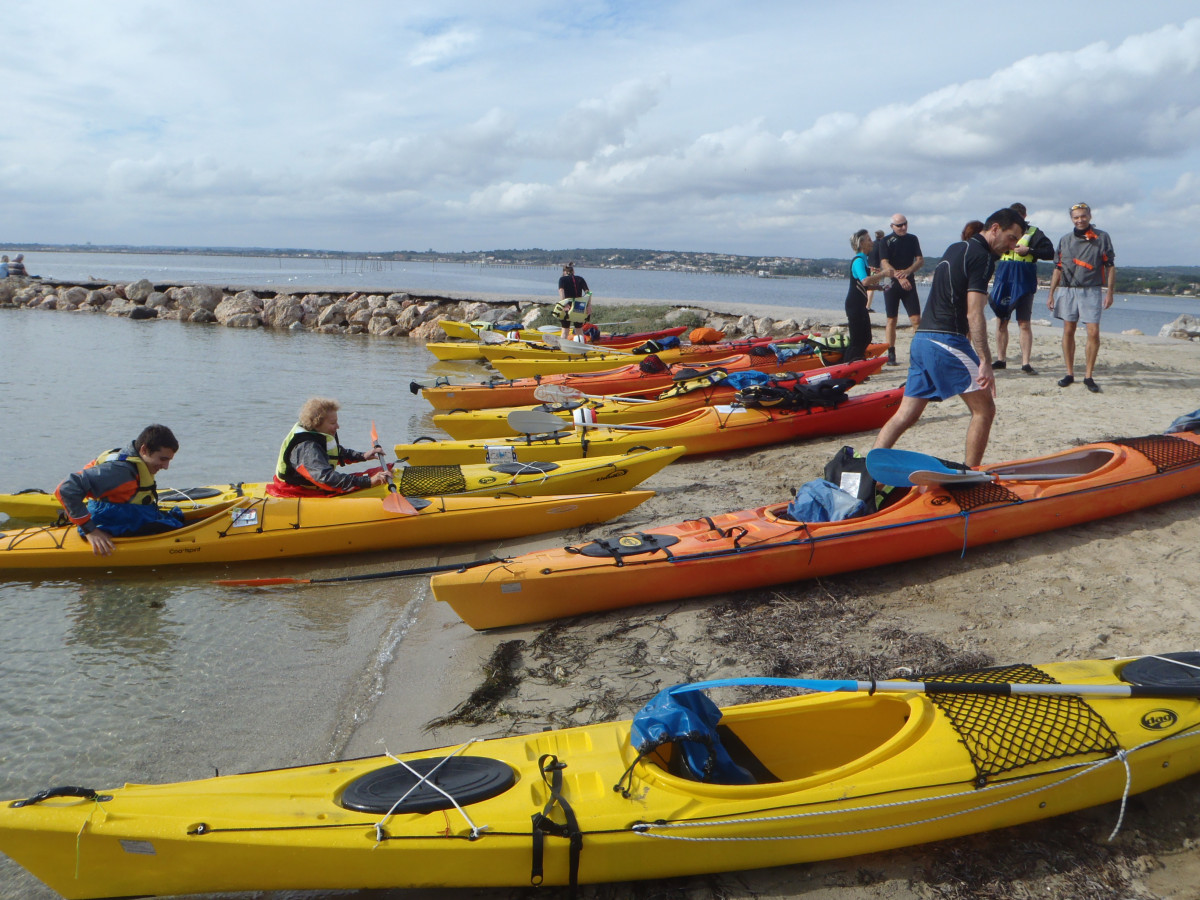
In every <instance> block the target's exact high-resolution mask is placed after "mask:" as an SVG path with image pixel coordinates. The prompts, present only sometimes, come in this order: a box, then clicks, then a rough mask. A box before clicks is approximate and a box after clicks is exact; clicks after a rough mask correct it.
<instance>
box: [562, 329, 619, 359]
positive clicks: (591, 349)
mask: <svg viewBox="0 0 1200 900" xmlns="http://www.w3.org/2000/svg"><path fill="white" fill-rule="evenodd" d="M546 343H547V344H550V345H551V346H552V347H557V348H558V349H559V350H561V351H562V352H563V353H570V354H572V355H574V354H587V353H605V354H609V355H612V356H634V355H635V354H633V353H630V352H629V351H628V350H617V349H616V348H614V347H604V346H597V345H596V344H584V343H581V342H580V341H573V340H571V339H570V338H565V337H562V336H561V335H559V336H558V337H557V338H555V336H554V335H552V334H548V335H546Z"/></svg>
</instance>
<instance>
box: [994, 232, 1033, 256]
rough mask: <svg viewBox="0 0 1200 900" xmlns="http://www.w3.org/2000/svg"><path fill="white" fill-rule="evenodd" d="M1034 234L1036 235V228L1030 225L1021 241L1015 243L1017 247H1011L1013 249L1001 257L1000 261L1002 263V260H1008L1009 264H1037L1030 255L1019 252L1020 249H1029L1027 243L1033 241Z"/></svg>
mask: <svg viewBox="0 0 1200 900" xmlns="http://www.w3.org/2000/svg"><path fill="white" fill-rule="evenodd" d="M1035 234H1037V228H1036V227H1035V226H1033V225H1030V226H1029V227H1028V228H1027V229H1026V230H1025V233H1024V234H1023V235H1021V240H1019V241H1017V246H1016V247H1013V249H1011V250H1009V251H1008V252H1007V253H1005V254H1004V255H1003V256H1001V257H1000V260H1001V261H1002V262H1003V261H1004V260H1009V261H1010V262H1011V261H1014V260H1015V261H1016V262H1023V263H1031V262H1037V260H1036V259H1035V258H1034V256H1033V254H1032V253H1022V252H1020V251H1021V248H1022V247H1024V248H1025V249H1026V250H1028V249H1029V243H1030V241H1032V240H1033V236H1034V235H1035Z"/></svg>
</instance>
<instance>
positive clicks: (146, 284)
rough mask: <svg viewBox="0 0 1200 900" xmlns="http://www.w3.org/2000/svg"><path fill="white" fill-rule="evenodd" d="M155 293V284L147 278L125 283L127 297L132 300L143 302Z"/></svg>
mask: <svg viewBox="0 0 1200 900" xmlns="http://www.w3.org/2000/svg"><path fill="white" fill-rule="evenodd" d="M153 293H154V285H152V284H151V283H150V281H149V280H148V279H145V278H143V279H141V280H140V281H135V282H134V283H133V284H127V285H125V298H126V299H127V300H132V301H133V302H134V303H141V302H142V301H144V300H145V299H146V298H147V297H149V296H150V295H151V294H153Z"/></svg>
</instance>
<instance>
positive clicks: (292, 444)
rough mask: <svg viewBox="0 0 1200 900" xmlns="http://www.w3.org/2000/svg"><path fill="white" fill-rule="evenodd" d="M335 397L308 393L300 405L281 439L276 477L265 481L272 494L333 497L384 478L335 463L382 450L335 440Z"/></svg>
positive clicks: (379, 472) (373, 456) (350, 461)
mask: <svg viewBox="0 0 1200 900" xmlns="http://www.w3.org/2000/svg"><path fill="white" fill-rule="evenodd" d="M339 409H341V407H340V406H339V405H338V402H337V401H336V400H330V399H329V398H327V397H311V398H309V400H308V401H306V402H305V404H304V405H303V406H302V407H300V415H299V416H298V417H297V422H296V424H295V425H294V426H293V427H292V430H291V431H289V432H288V434H287V437H285V438H284V439H283V446H281V447H280V448H279V460H278V462H277V463H276V465H275V478H274V480H273V481H272V482H271V484H269V485H267V493H268V494H270V495H271V496H272V497H336V496H337V495H338V494H348V493H351V492H352V491H361V490H362V489H363V488H368V487H372V486H374V485H379V484H385V483H386V482H387V472H386V471H384V470H383V469H375V470H372V471H370V472H361V473H357V474H351V473H349V472H339V471H337V467H338V466H347V465H352V464H353V463H359V462H365V461H366V460H368V459H376V458H378V457H379V456H380V455H381V454H382V451H381V450H372V451H371V452H370V453H361V452H359V451H358V450H351V449H349V448H347V447H343V446H342V445H341V444H340V443H339V442H338V437H337V430H338V410H339Z"/></svg>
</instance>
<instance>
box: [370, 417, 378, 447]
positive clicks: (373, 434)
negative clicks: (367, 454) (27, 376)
mask: <svg viewBox="0 0 1200 900" xmlns="http://www.w3.org/2000/svg"><path fill="white" fill-rule="evenodd" d="M371 443H372V444H374V445H375V446H376V447H378V446H379V430H378V429H377V428H376V427H375V420H374V419H372V420H371Z"/></svg>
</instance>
